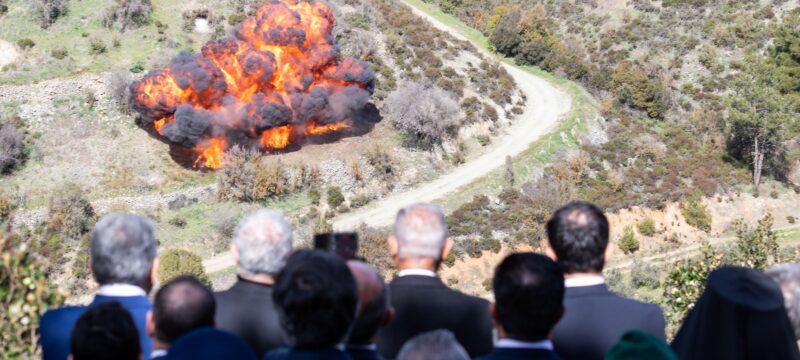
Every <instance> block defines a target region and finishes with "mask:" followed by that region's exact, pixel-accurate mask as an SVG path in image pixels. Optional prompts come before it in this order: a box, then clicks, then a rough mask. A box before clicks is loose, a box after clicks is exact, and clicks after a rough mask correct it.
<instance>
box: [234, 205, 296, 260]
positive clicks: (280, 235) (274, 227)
mask: <svg viewBox="0 0 800 360" xmlns="http://www.w3.org/2000/svg"><path fill="white" fill-rule="evenodd" d="M233 246H235V247H236V250H237V251H238V253H239V272H240V273H243V274H246V275H260V274H264V275H275V274H277V273H278V272H279V271H280V270H281V269H282V268H283V265H284V264H285V263H286V257H287V256H289V252H291V251H292V227H291V225H289V223H288V222H287V221H286V219H285V218H284V217H283V213H281V212H280V211H277V210H271V209H261V210H258V211H256V212H254V213H252V214H250V215H247V216H246V217H245V218H244V219H242V221H241V222H239V226H238V227H237V228H236V235H234V238H233Z"/></svg>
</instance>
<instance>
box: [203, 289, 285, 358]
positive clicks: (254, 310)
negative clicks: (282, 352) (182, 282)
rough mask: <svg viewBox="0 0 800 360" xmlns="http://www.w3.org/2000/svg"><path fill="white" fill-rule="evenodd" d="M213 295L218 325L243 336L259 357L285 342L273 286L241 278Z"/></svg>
mask: <svg viewBox="0 0 800 360" xmlns="http://www.w3.org/2000/svg"><path fill="white" fill-rule="evenodd" d="M214 297H215V298H216V301H217V313H216V324H217V328H218V329H222V330H225V331H228V332H230V333H233V334H234V335H237V336H239V337H241V338H242V339H244V341H245V342H246V343H248V344H249V345H250V346H251V347H252V348H253V350H255V352H256V355H258V357H259V358H261V357H262V356H264V354H265V353H266V352H267V351H269V350H272V349H275V348H279V347H281V346H285V345H286V342H285V340H284V336H283V330H281V325H280V321H279V320H278V312H277V311H276V310H275V305H274V303H273V302H272V286H270V285H263V284H258V283H255V282H252V281H248V280H244V279H241V278H239V281H237V282H236V283H235V284H233V286H231V287H230V289H228V290H225V291H221V292H218V293H216V294H215V295H214Z"/></svg>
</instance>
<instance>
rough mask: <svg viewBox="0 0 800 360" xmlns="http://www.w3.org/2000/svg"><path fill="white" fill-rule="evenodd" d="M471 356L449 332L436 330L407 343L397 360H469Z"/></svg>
mask: <svg viewBox="0 0 800 360" xmlns="http://www.w3.org/2000/svg"><path fill="white" fill-rule="evenodd" d="M468 359H469V355H467V351H466V350H464V347H462V346H461V344H459V343H458V340H456V337H455V336H454V335H453V333H451V332H450V331H448V330H434V331H430V332H426V333H422V334H419V335H417V336H415V337H413V338H411V339H410V340H408V341H406V343H405V344H404V345H403V347H402V348H401V349H400V352H399V353H398V354H397V360H468Z"/></svg>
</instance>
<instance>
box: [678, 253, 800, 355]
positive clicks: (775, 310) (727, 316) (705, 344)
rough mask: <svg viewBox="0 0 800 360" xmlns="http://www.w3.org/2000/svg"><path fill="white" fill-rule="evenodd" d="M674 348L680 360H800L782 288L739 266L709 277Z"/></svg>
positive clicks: (759, 274) (679, 331)
mask: <svg viewBox="0 0 800 360" xmlns="http://www.w3.org/2000/svg"><path fill="white" fill-rule="evenodd" d="M672 349H673V350H675V353H677V354H678V357H679V358H680V359H682V360H695V359H704V360H706V359H725V360H739V359H742V360H744V359H753V360H755V359H758V360H772V359H775V360H778V359H780V360H797V359H800V353H799V352H798V348H797V342H796V340H795V338H794V332H793V330H792V326H791V324H790V323H789V318H788V316H787V315H786V309H785V308H784V305H783V295H782V294H781V289H780V287H779V286H778V285H777V284H776V283H775V282H774V281H772V279H770V278H769V277H768V276H766V275H764V274H763V273H761V272H759V271H757V270H753V269H746V268H740V267H723V268H720V269H717V270H715V271H713V272H712V273H711V275H709V276H708V284H707V285H706V289H705V291H704V292H703V295H702V296H700V299H698V300H697V303H696V304H695V306H694V308H693V309H692V311H691V312H690V313H689V315H688V316H686V319H684V322H683V325H682V326H681V328H680V330H678V334H677V335H676V336H675V340H674V341H673V342H672Z"/></svg>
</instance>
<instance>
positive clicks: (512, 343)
mask: <svg viewBox="0 0 800 360" xmlns="http://www.w3.org/2000/svg"><path fill="white" fill-rule="evenodd" d="M495 347H496V348H502V349H544V350H551V351H552V350H553V342H551V341H550V340H541V341H533V342H530V341H519V340H514V339H500V340H497V344H495Z"/></svg>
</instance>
